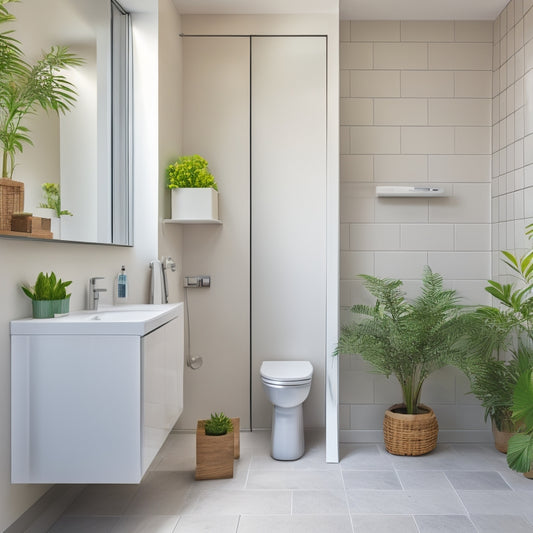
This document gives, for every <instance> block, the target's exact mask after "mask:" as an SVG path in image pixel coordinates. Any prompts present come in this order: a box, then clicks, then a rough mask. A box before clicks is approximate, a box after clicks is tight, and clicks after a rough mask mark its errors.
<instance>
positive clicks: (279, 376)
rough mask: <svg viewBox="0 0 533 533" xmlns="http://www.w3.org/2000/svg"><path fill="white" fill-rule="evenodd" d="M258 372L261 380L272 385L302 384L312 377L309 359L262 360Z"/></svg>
mask: <svg viewBox="0 0 533 533" xmlns="http://www.w3.org/2000/svg"><path fill="white" fill-rule="evenodd" d="M260 373H261V377H262V378H263V381H265V382H267V383H271V384H273V385H296V384H298V383H297V382H300V383H299V384H304V383H309V382H310V381H311V379H312V377H313V365H312V364H311V363H310V362H309V361H263V363H262V364H261V370H260ZM302 382H303V383H302Z"/></svg>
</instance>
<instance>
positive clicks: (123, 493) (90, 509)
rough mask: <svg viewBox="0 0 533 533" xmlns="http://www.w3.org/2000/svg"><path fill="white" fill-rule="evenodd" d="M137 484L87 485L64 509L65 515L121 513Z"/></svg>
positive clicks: (135, 490)
mask: <svg viewBox="0 0 533 533" xmlns="http://www.w3.org/2000/svg"><path fill="white" fill-rule="evenodd" d="M138 489H139V486H138V485H87V486H86V487H85V488H84V489H83V490H82V491H81V493H80V494H79V495H78V496H77V498H76V499H75V500H74V501H73V502H72V503H71V505H70V506H69V507H68V508H67V510H66V511H65V514H67V515H83V516H90V515H97V516H110V515H115V516H118V515H121V514H123V513H124V511H125V510H126V507H127V506H128V504H129V503H130V501H131V500H132V499H133V497H134V496H135V494H136V492H137V490H138Z"/></svg>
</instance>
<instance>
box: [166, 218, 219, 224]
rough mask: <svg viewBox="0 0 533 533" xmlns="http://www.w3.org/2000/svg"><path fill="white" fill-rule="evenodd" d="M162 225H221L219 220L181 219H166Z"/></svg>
mask: <svg viewBox="0 0 533 533" xmlns="http://www.w3.org/2000/svg"><path fill="white" fill-rule="evenodd" d="M163 223H164V224H214V225H221V224H222V220H219V219H218V218H205V219H204V218H181V219H174V218H167V219H165V220H163Z"/></svg>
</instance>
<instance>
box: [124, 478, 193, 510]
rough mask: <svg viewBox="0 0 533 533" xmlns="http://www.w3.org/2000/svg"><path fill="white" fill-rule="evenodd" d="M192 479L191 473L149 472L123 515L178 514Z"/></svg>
mask: <svg viewBox="0 0 533 533" xmlns="http://www.w3.org/2000/svg"><path fill="white" fill-rule="evenodd" d="M193 479H194V477H193V473H192V472H166V471H164V472H156V471H154V472H149V473H148V475H147V476H146V477H145V479H144V480H143V482H142V484H141V486H140V487H139V489H138V491H137V492H136V493H135V496H134V497H133V498H132V500H131V501H130V503H129V505H128V506H127V508H126V510H125V513H124V514H126V515H160V516H161V515H162V516H172V515H178V514H180V511H181V509H182V508H183V506H184V504H185V497H186V495H187V493H188V491H189V488H190V485H191V483H192V482H193Z"/></svg>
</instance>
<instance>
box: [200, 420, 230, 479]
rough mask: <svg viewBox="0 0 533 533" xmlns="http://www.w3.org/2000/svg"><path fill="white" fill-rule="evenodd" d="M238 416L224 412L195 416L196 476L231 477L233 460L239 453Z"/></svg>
mask: <svg viewBox="0 0 533 533" xmlns="http://www.w3.org/2000/svg"><path fill="white" fill-rule="evenodd" d="M239 425H240V420H239V418H228V417H227V416H226V415H225V414H224V413H222V412H221V413H215V414H211V418H209V419H208V420H198V424H197V427H196V479H222V478H231V477H233V460H234V459H238V458H239V455H240V441H239Z"/></svg>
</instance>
